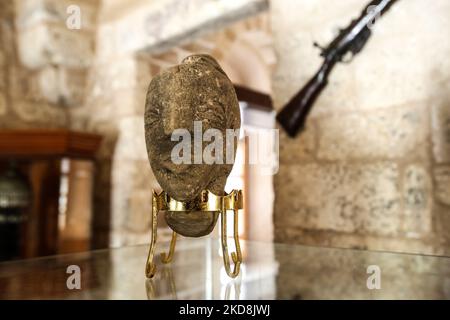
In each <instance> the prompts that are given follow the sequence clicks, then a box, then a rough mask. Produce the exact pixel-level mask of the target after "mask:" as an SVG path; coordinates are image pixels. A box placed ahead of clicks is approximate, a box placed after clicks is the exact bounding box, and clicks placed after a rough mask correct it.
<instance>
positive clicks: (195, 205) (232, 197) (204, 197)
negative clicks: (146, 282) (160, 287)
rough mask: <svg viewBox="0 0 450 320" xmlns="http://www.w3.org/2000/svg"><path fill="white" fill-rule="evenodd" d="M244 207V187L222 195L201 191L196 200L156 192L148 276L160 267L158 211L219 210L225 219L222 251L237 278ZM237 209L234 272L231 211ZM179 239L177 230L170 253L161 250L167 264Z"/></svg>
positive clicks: (235, 214)
mask: <svg viewBox="0 0 450 320" xmlns="http://www.w3.org/2000/svg"><path fill="white" fill-rule="evenodd" d="M242 208H243V196H242V191H241V190H233V191H231V192H230V193H229V194H225V195H224V196H218V195H215V194H214V193H212V192H211V191H209V190H204V191H202V192H201V194H200V196H199V197H197V198H196V199H194V200H192V201H178V200H175V199H173V198H172V197H170V196H169V195H168V194H167V193H166V192H165V191H162V192H161V193H160V194H157V193H156V192H154V191H153V195H152V238H151V242H150V250H149V252H148V258H147V263H146V268H145V275H146V276H147V278H152V277H153V276H154V275H155V273H156V266H155V263H154V262H153V256H154V254H155V246H156V239H157V225H158V213H159V211H161V210H163V211H204V212H205V213H206V212H211V211H219V212H220V221H221V240H222V252H223V262H224V265H225V270H226V272H227V274H228V275H229V276H230V277H231V278H235V277H237V275H238V274H239V270H240V265H241V262H242V254H241V247H240V245H239V234H238V212H239V209H242ZM228 210H233V212H234V230H233V237H234V242H235V246H236V252H232V253H231V259H232V260H233V262H234V268H233V271H231V265H230V258H229V255H228V244H227V215H226V213H227V211H228ZM176 240H177V233H176V232H175V231H173V233H172V240H171V242H170V249H169V253H168V254H167V255H166V254H165V253H161V261H162V262H163V263H169V262H171V261H172V258H173V254H174V252H175V244H176Z"/></svg>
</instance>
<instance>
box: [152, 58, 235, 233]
mask: <svg viewBox="0 0 450 320" xmlns="http://www.w3.org/2000/svg"><path fill="white" fill-rule="evenodd" d="M199 122H200V123H201V135H203V134H204V132H205V131H206V130H208V129H218V130H220V132H221V133H222V136H223V137H224V143H223V152H222V155H223V157H222V158H223V162H222V163H213V164H207V163H204V161H202V162H201V163H198V162H197V163H195V161H194V159H195V157H196V155H195V154H194V153H195V152H197V151H198V148H197V149H196V148H195V146H194V136H195V134H197V132H194V127H195V125H194V123H197V125H198V123H199ZM239 127H240V112H239V103H238V100H237V97H236V93H235V91H234V87H233V84H232V83H231V81H230V79H229V78H228V77H227V75H226V74H225V72H224V71H223V70H222V68H221V67H220V66H219V64H218V63H217V61H216V60H214V58H212V57H211V56H208V55H191V56H189V57H187V58H185V59H184V60H183V61H182V62H181V64H180V65H177V66H174V67H172V68H169V69H167V70H165V71H163V72H162V73H160V74H159V75H157V76H156V77H154V78H153V79H152V81H151V83H150V86H149V88H148V92H147V101H146V107H145V138H146V144H147V152H148V158H149V161H150V165H151V168H152V170H153V173H154V174H155V177H156V179H157V180H158V182H159V184H160V185H161V187H162V189H163V190H164V191H165V192H166V193H167V194H168V195H169V196H170V197H172V198H174V199H176V200H178V201H191V200H193V199H194V198H196V197H198V196H199V195H200V193H201V192H202V190H209V191H211V192H212V193H214V194H216V195H224V188H225V183H226V180H227V177H228V175H229V174H230V172H231V169H232V166H233V164H231V163H227V161H226V157H225V154H226V144H227V143H228V142H227V143H225V137H226V136H227V135H226V129H232V130H236V129H239ZM176 129H187V130H188V131H189V133H190V136H191V138H192V139H191V148H190V149H191V153H192V154H191V159H192V162H191V163H181V164H176V163H174V161H173V159H172V150H173V148H174V147H175V146H176V145H177V144H178V143H179V140H178V139H176V140H175V141H172V133H173V132H174V130H176ZM232 139H234V141H233V146H234V147H233V157H234V154H235V152H236V146H237V137H236V136H233V138H232ZM201 141H202V142H201V143H202V149H201V151H203V150H204V148H205V147H206V146H207V145H208V144H210V143H211V142H210V141H207V142H205V141H203V139H202V140H201ZM196 150H197V151H196ZM197 156H198V155H197ZM218 215H219V213H218V212H201V211H183V212H180V211H177V212H174V211H167V212H166V213H165V219H166V222H167V224H168V225H169V226H170V227H171V228H172V229H173V230H174V231H175V232H177V233H180V234H181V235H184V236H190V237H200V236H204V235H207V234H209V233H210V232H211V231H212V230H213V228H214V226H215V224H216V221H217V217H218Z"/></svg>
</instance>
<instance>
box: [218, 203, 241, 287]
mask: <svg viewBox="0 0 450 320" xmlns="http://www.w3.org/2000/svg"><path fill="white" fill-rule="evenodd" d="M233 212H234V226H233V237H234V244H235V246H236V252H232V253H231V259H232V260H233V262H234V269H233V271H231V266H230V258H229V255H228V244H227V211H226V209H225V206H222V212H221V225H222V252H223V262H224V265H225V270H226V272H227V274H228V276H230V277H231V278H236V277H237V275H238V274H239V270H240V267H241V262H242V254H241V246H240V245H239V233H238V232H239V230H238V210H237V209H235V210H233Z"/></svg>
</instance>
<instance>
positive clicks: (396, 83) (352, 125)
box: [0, 0, 450, 254]
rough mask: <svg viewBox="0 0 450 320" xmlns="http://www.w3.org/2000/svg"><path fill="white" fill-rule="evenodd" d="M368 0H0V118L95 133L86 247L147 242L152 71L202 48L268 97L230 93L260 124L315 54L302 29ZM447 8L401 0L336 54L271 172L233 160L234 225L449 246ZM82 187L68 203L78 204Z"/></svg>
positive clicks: (287, 238)
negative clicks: (357, 45)
mask: <svg viewBox="0 0 450 320" xmlns="http://www.w3.org/2000/svg"><path fill="white" fill-rule="evenodd" d="M366 2H367V1H366V0H349V1H345V2H339V3H337V2H336V3H333V4H331V3H330V2H329V1H324V0H319V1H311V0H300V1H294V0H283V1H276V0H272V1H267V0H265V1H264V0H235V1H219V0H194V1H187V0H181V1H179V0H177V1H175V0H158V1H156V0H152V1H144V0H132V1H121V0H98V1H88V0H75V1H68V0H15V1H1V2H0V19H1V25H0V26H1V29H0V41H1V46H0V128H1V129H7V128H10V129H18V128H23V129H25V128H64V129H70V130H75V131H81V132H89V133H96V134H99V135H101V136H102V144H101V145H100V148H99V150H98V152H97V153H96V157H95V168H92V169H89V170H91V171H92V174H93V192H92V198H93V211H92V221H90V222H89V223H91V228H92V239H91V240H92V247H93V248H102V247H107V246H121V245H130V244H137V243H148V241H149V237H150V235H149V229H150V211H151V203H150V201H151V197H150V195H151V189H158V188H159V186H158V184H157V182H156V180H155V178H154V176H153V174H152V172H151V169H150V167H149V163H148V160H147V155H146V148H145V143H144V126H143V113H144V104H145V94H146V90H147V86H148V84H149V82H150V80H151V78H152V77H153V76H154V75H155V74H157V73H158V72H160V71H161V70H164V69H165V68H167V67H170V66H172V65H175V64H177V63H179V62H180V61H181V60H182V59H183V58H184V57H186V56H187V55H189V54H192V53H209V54H211V55H213V56H214V57H215V58H216V59H218V61H219V63H220V64H221V65H222V66H223V68H224V70H225V71H226V72H227V74H228V75H229V77H230V79H231V80H232V81H233V83H235V84H236V85H237V86H240V87H242V88H246V89H249V90H250V91H246V92H251V93H253V94H255V93H256V96H257V97H259V98H262V100H263V101H266V100H267V99H268V100H269V103H263V104H264V105H265V107H264V108H261V107H260V106H259V107H258V106H256V105H252V102H251V101H250V102H249V101H248V100H246V99H243V100H242V101H241V102H242V103H241V107H242V115H243V118H244V129H245V130H247V131H248V132H252V131H253V132H254V131H255V130H256V131H258V130H263V129H265V128H273V127H274V126H275V123H274V113H275V112H274V110H271V108H272V103H271V102H270V100H271V99H272V101H273V107H274V109H275V110H279V109H280V108H281V107H282V106H283V105H284V104H285V103H286V102H287V101H288V100H289V98H290V97H291V96H292V95H293V94H295V92H296V91H297V90H299V89H300V87H301V86H302V85H303V84H304V83H305V82H306V81H307V80H308V78H309V77H310V76H312V75H313V73H314V72H315V71H316V70H317V69H318V67H319V65H320V63H321V59H320V57H319V52H318V50H317V49H315V48H313V46H312V43H313V41H318V42H319V43H321V44H323V45H325V44H327V43H328V42H329V41H330V40H331V39H332V38H333V36H335V35H336V32H337V29H338V28H339V27H344V26H346V25H347V24H348V23H349V22H350V20H351V19H352V18H354V17H356V16H357V15H358V14H359V13H360V10H361V9H362V8H363V7H364V6H365V4H366ZM77 12H79V13H80V17H81V24H80V28H76V27H75V28H74V24H73V22H74V20H73V19H74V17H75V18H76V13H77ZM449 23H450V4H449V2H448V1H446V0H436V1H433V2H429V1H425V0H410V1H399V3H398V4H396V5H395V7H394V8H393V10H392V11H390V12H389V13H388V14H386V16H385V17H383V18H382V20H381V21H380V23H379V24H377V25H375V28H374V36H373V37H372V39H371V40H370V41H369V43H368V45H367V46H366V48H365V50H364V51H363V52H362V53H361V54H360V55H359V56H357V57H355V59H354V61H352V62H351V63H350V64H340V65H338V66H337V67H336V68H335V70H334V71H333V73H332V75H331V77H330V81H329V85H328V87H327V88H326V90H325V91H324V92H323V94H322V96H321V97H320V98H319V100H318V101H317V103H316V105H315V107H314V109H313V112H312V114H311V117H310V119H309V120H308V123H307V126H306V130H305V131H304V132H303V133H302V134H301V135H300V136H298V137H297V138H296V139H289V138H287V137H286V135H285V134H284V133H283V132H282V129H280V141H279V147H280V154H279V156H280V169H279V172H278V173H277V174H276V175H274V176H273V177H272V176H264V175H261V174H260V171H259V169H258V167H257V166H254V165H246V164H245V163H244V164H239V165H238V166H235V170H234V173H233V175H232V177H231V178H230V181H229V185H228V187H229V188H231V187H239V188H243V189H244V190H245V193H246V194H247V199H246V208H245V213H244V215H242V218H241V221H240V222H241V225H243V228H242V230H241V235H242V237H244V238H247V239H254V240H264V241H271V240H272V239H273V237H274V238H275V240H276V241H279V242H288V243H306V244H314V245H327V246H344V247H358V248H368V249H382V250H397V251H411V252H424V253H434V254H450V253H449V252H448V249H447V248H448V247H449V241H450V236H449V232H448V230H449V228H450V106H449V103H450V102H449V101H450V96H449V92H450V68H449V58H448V57H449V56H450V43H449V41H448V39H449V38H450V37H449V30H450V25H449ZM250 95H251V94H250ZM266 98H267V99H266ZM250 100H251V99H250ZM259 100H261V99H259ZM240 154H241V157H242V158H243V159H245V157H246V155H248V150H247V149H246V143H245V141H244V140H243V141H241V146H240ZM83 170H84V169H83ZM69 185H70V184H69ZM79 189H80V188H79ZM81 189H85V188H81ZM87 197H89V195H87ZM75 198H76V199H80V198H79V197H78V198H77V197H75ZM83 199H84V200H83V201H75V202H74V201H72V205H69V206H68V208H69V209H67V210H72V211H73V212H82V211H83V203H85V200H86V198H83ZM74 203H75V204H76V203H80V205H79V206H78V207H77V206H76V205H74ZM69 216H70V215H69ZM75 216H76V215H75ZM60 217H67V215H61V216H60ZM61 219H62V218H61ZM71 221H72V223H75V224H76V221H77V219H76V218H73V216H72V219H71ZM161 224H162V225H164V224H163V221H161ZM62 225H63V226H64V225H67V224H62Z"/></svg>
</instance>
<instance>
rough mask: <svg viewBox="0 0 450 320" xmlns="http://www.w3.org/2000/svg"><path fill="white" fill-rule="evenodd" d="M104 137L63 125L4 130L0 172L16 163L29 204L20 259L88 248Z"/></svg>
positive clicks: (23, 228)
mask: <svg viewBox="0 0 450 320" xmlns="http://www.w3.org/2000/svg"><path fill="white" fill-rule="evenodd" d="M100 142H101V137H100V136H98V135H96V134H88V133H81V132H73V131H69V130H63V129H52V130H50V129H49V130H45V129H32V130H0V171H3V170H4V169H5V168H6V166H7V165H8V162H10V161H14V162H16V163H17V165H18V167H19V170H20V171H21V173H22V174H23V175H25V176H26V177H27V179H28V180H29V184H30V187H31V192H32V196H31V204H30V206H29V208H27V209H26V215H27V220H26V222H24V224H23V226H22V232H21V239H17V241H20V243H21V246H22V248H21V258H30V257H36V256H42V255H51V254H57V253H66V252H74V251H82V250H88V249H90V242H91V226H90V222H91V217H92V201H91V198H92V184H93V174H94V156H95V153H96V151H97V149H98V147H99V145H100Z"/></svg>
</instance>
